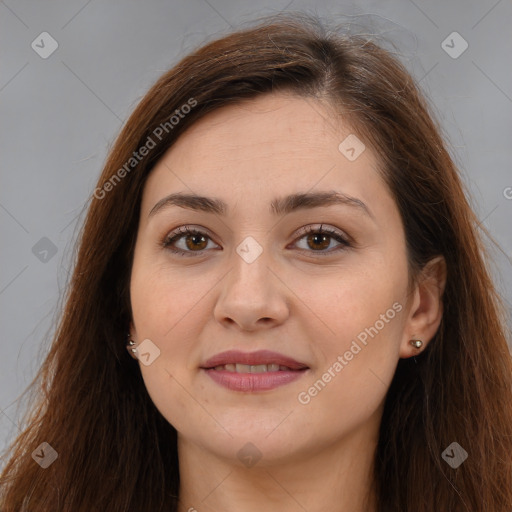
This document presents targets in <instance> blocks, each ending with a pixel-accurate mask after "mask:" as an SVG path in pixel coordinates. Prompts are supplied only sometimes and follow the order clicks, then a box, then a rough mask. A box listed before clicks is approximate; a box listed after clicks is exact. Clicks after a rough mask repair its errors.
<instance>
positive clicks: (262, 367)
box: [206, 363, 305, 373]
mask: <svg viewBox="0 0 512 512" xmlns="http://www.w3.org/2000/svg"><path fill="white" fill-rule="evenodd" d="M206 369H208V370H214V371H223V370H224V371H227V372H233V373H268V372H293V371H301V370H294V369H292V368H289V367H288V366H284V365H281V364H277V363H270V364H253V365H250V364H241V363H234V364H233V363H229V364H221V365H218V366H215V367H214V368H206ZM304 369H305V368H304Z"/></svg>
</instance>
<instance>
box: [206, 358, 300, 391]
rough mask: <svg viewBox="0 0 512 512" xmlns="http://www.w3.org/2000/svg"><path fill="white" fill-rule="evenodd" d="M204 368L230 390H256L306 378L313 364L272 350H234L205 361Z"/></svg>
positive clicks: (270, 388)
mask: <svg viewBox="0 0 512 512" xmlns="http://www.w3.org/2000/svg"><path fill="white" fill-rule="evenodd" d="M201 370H202V371H203V372H205V374H206V375H207V376H208V377H209V378H211V379H212V380H213V381H214V382H216V383H217V384H219V385H220V386H222V387H224V388H227V389H229V390H230V391H238V392H243V393H254V392H259V391H271V390H273V389H275V388H277V387H280V386H284V385H285V384H290V383H291V382H293V381H295V380H297V379H300V378H302V377H303V376H304V375H305V374H306V373H307V371H308V370H309V367H308V366H307V365H305V364H304V363H301V362H299V361H296V360H295V359H292V358H290V357H288V356H285V355H283V354H279V353H277V352H271V351H269V350H260V351H257V352H250V353H248V352H240V351H237V350H230V351H228V352H222V353H221V354H217V355H215V356H213V357H211V358H210V359H208V360H207V361H205V362H204V363H203V364H202V365H201Z"/></svg>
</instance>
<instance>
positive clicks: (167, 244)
mask: <svg viewBox="0 0 512 512" xmlns="http://www.w3.org/2000/svg"><path fill="white" fill-rule="evenodd" d="M313 233H315V234H320V235H328V236H329V237H331V238H334V239H335V240H336V241H337V242H339V243H340V244H341V247H338V248H336V249H334V250H333V249H330V250H328V251H313V250H310V251H307V250H305V249H301V251H305V252H309V253H313V254H315V253H316V254H315V256H321V257H322V256H327V255H330V254H332V253H336V252H338V251H343V250H345V249H346V248H348V247H352V244H351V243H350V242H349V241H348V240H347V239H346V238H345V237H343V236H342V235H341V233H339V232H338V231H336V230H334V229H331V228H322V225H320V228H316V227H314V226H307V227H305V228H303V229H302V230H301V235H300V237H299V240H300V239H302V238H304V237H305V236H307V235H310V234H313ZM185 235H203V236H205V237H206V238H208V239H210V240H211V238H210V237H209V236H208V235H207V234H206V233H204V232H203V231H200V230H198V229H195V228H193V227H190V226H183V227H180V228H178V229H177V230H176V231H174V232H172V233H170V234H169V235H166V236H165V237H164V239H163V240H162V241H161V246H162V247H163V248H165V249H167V250H169V251H171V252H172V253H175V254H178V255H179V256H186V257H188V256H196V254H194V253H196V252H197V253H198V254H197V255H200V254H201V253H203V252H204V251H205V249H203V250H200V251H184V250H182V249H175V248H173V247H172V246H171V244H172V243H173V242H175V241H177V240H179V239H180V238H183V237H184V236H185Z"/></svg>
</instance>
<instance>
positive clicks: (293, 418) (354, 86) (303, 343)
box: [0, 15, 512, 512]
mask: <svg viewBox="0 0 512 512" xmlns="http://www.w3.org/2000/svg"><path fill="white" fill-rule="evenodd" d="M476 225H477V219H476V218H475V215H474V213H473V212H472V211H471V209H470V207H469V205H468V201H467V199H466V197H465V192H464V189H463V185H462V183H461V179H460V177H459V175H458V172H457V170H456V168H455V166H454V164H453V162H452V160H451V159H450V156H449V154H448V152H447V150H446V148H445V146H444V143H443V141H442V139H441V138H440V135H439V129H438V127H437V126H436V124H435V122H434V121H433V120H432V118H431V116H430V114H429V112H428V109H427V106H426V103H425V101H424V99H423V98H422V96H421V95H420V93H419V91H418V89H417V87H416V86H415V84H414V83H413V80H412V78H411V77H410V75H409V74H408V73H407V72H406V70H405V69H404V68H403V67H402V65H401V64H399V63H398V62H397V61H396V60H395V59H394V58H393V57H392V56H390V54H389V53H387V52H386V51H384V50H383V49H381V48H379V47H378V46H376V45H375V44H373V43H372V42H370V41H369V40H367V39H365V38H360V37H352V36H342V35H339V34H337V33H336V32H330V31H328V30H327V29H325V28H324V27H323V26H322V25H321V24H320V23H317V22H316V21H315V19H312V18H309V17H307V16H299V15H296V16H283V15H281V16H277V17H273V18H270V19H267V20H264V21H263V22H262V23H260V24H259V25H258V26H255V27H252V28H249V29H245V30H242V31H239V32H236V33H233V34H231V35H228V36H226V37H223V38H221V39H219V40H216V41H213V42H211V43H209V44H206V45H205V46H203V47H202V48H199V49H198V50H197V51H195V52H193V53H192V54H190V55H189V56H187V57H185V58H184V59H183V60H182V61H181V62H179V63H178V64H177V65H176V66H175V67H174V68H173V69H171V70H170V71H169V72H167V73H165V74H164V75H163V76H162V77H161V78H160V79H159V80H158V81H157V83H156V84H155V85H154V86H153V87H152V88H151V90H150V91H149V92H148V93H147V95H146V96H145V97H144V98H143V100H142V101H141V102H140V104H139V105H138V106H137V108H136V109H135V111H134V113H133V114H132V116H131V117H130V118H129V120H128V121H127V123H126V126H125V127H124V129H123V130H122V132H121V134H120V135H119V137H118V139H117V141H116V143H115V145H114V147H113V148H112V150H111V152H110V155H109V157H108V160H107V162H106V165H105V168H104V170H103V173H102V175H101V177H100V179H99V182H98V185H97V187H96V189H95V191H94V194H93V196H92V197H91V204H90V206H89V212H88V216H87V219H86V222H85V226H84V229H83V232H82V235H81V239H80V245H79V250H78V255H77V261H76V265H75V270H74V274H73V278H72V282H71V283H70V288H69V294H68V296H67V297H66V300H67V302H66V306H65V309H64V312H63V315H62V320H61V322H60V324H59V326H58V329H57V332H56V334H55V339H54V343H53V345H52V348H51V351H50V353H49V355H48V357H47V359H46V361H45V362H44V365H43V367H42V368H41V372H40V375H39V377H40V378H41V379H42V381H41V386H42V389H43V391H44V396H43V397H41V398H39V400H38V402H36V404H34V409H33V411H32V415H31V416H30V417H29V418H28V421H29V425H28V427H27V428H26V430H25V431H24V432H23V433H22V434H21V435H20V436H19V437H18V438H17V439H16V442H15V443H14V444H13V446H12V453H11V458H10V460H9V461H8V463H7V465H6V467H5V469H4V472H3V475H2V494H1V501H0V503H1V505H2V506H1V509H2V511H4V512H14V511H20V510H38V511H50V510H51V511H65V510H66V511H68V510H70V511H71V510H72V511H81V510H84V511H85V510H87V511H90V510H112V511H137V512H142V511H151V512H154V511H180V512H184V511H193V510H197V511H199V512H202V511H220V510H222V511H232V510H237V511H244V512H247V511H253V510H268V511H271V510H286V511H295V510H297V511H299V510H307V511H309V512H314V511H325V510H330V511H337V510H340V511H341V510H351V511H361V512H362V511H371V512H377V511H378V512H384V511H386V512H387V511H389V512H391V511H393V512H396V511H413V510H414V511H415V512H427V511H428V512H432V511H434V510H436V511H437V510H450V511H451V512H456V511H469V510H471V511H477V510H478V511H480V510H482V511H483V510H485V511H493V512H510V510H511V509H512V462H511V456H510V454H511V453H512V371H511V369H512V365H511V358H510V353H509V349H508V346H507V341H506V337H505V332H504V331H505V328H504V325H505V322H504V317H503V308H502V306H501V305H500V301H499V297H498V296H497V294H496V292H495V289H494V287H493V284H492V282H491V279H490V277H489V273H488V270H487V269H486V267H485V264H484V261H483V256H482V254H483V244H482V241H481V240H480V239H479V237H478V233H477V230H476ZM130 356H131V358H130Z"/></svg>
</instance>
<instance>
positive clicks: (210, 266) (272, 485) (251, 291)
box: [130, 93, 445, 512]
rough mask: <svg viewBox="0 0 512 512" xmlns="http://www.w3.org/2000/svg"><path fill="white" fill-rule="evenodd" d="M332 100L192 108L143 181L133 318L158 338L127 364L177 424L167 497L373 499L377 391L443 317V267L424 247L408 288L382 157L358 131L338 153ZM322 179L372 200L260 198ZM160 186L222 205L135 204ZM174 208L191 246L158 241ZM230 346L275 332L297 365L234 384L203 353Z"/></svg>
mask: <svg viewBox="0 0 512 512" xmlns="http://www.w3.org/2000/svg"><path fill="white" fill-rule="evenodd" d="M329 112H330V111H329V110H328V109H327V108H325V106H324V105H323V104H322V103H321V102H320V101H319V100H314V99H311V98H308V99H304V98H299V97H297V96H294V95H290V94H285V93H279V94H268V95H264V96H260V97H258V98H256V99H252V100H248V101H245V102H244V103H243V104H240V105H238V106H229V107H224V108H222V109H219V110H217V111H215V112H212V113H210V114H208V115H207V116H206V117H204V118H203V119H201V120H199V121H198V122H197V123H195V124H194V125H193V126H191V127H190V128H189V129H188V130H187V131H186V132H185V133H184V134H183V135H182V136H181V137H180V138H179V139H178V141H177V142H176V143H175V145H174V146H172V147H171V148H170V149H169V150H168V151H167V153H166V154H165V155H164V156H163V157H162V159H161V160H160V161H159V163H158V164H157V165H156V167H155V168H154V170H153V171H152V173H151V174H150V176H149V178H148V181H147V182H146V185H145V188H144V191H143V199H142V205H141V212H140V222H139V229H138V234H137V242H136V247H135V254H134V261H133V268H132V275H131V283H130V291H131V302H132V308H133V322H132V324H131V333H132V339H134V340H135V341H136V342H137V343H140V342H142V341H143V340H144V339H150V340H151V342H152V343H154V345H155V346H157V347H158V349H159V350H160V355H159V357H157V358H156V359H154V361H153V362H152V363H151V364H149V365H147V366H146V365H143V364H142V363H141V362H139V365H140V370H141V372H142V376H143V379H144V382H145V385H146V387H147V390H148V393H149V395H150V397H151V399H152V400H153V402H154V404H155V405H156V407H157V408H158V410H159V411H160V412H161V414H162V415H163V416H164V417H165V418H166V419H167V420H168V421H169V423H171V424H172V425H173V426H174V427H175V428H176V430H177V431H178V453H179V461H180V462H179V464H180V476H181V488H180V511H183V512H184V511H188V510H197V511H199V512H202V511H205V512H206V511H219V510H222V511H226V512H231V511H235V510H236V511H238V512H240V511H244V512H252V511H261V510H267V511H278V510H279V511H290V512H292V511H293V512H294V511H303V510H308V512H320V511H322V512H324V511H331V512H332V511H334V510H340V511H341V510H350V511H353V512H358V511H360V512H363V511H367V512H368V511H370V512H371V511H373V510H376V509H375V502H374V500H373V496H370V502H369V503H367V504H366V505H365V504H364V498H365V496H366V494H367V492H368V489H369V483H370V480H369V476H370V474H371V470H372V464H373V455H374V450H375V447H376V444H377V439H378V429H379V425H380V421H381V416H382V409H383V404H384V399H385V396H386V392H387V390H388V388H389V386H390V383H391V380H392V378H393V375H394V372H395V369H396V366H397V363H398V360H399V359H400V358H408V357H411V356H413V355H416V354H418V353H419V352H420V351H421V350H423V349H424V348H425V346H426V345H427V344H428V341H429V340H430V339H431V338H432V337H433V336H434V334H435V332H436V330H437V328H438V327H439V323H440V320H441V316H442V303H441V299H440V297H441V294H442V292H443V289H444V283H445V267H444V262H443V260H442V258H441V259H439V260H435V261H433V262H432V264H431V265H430V266H429V267H428V270H429V271H428V272H426V273H425V277H424V279H422V280H420V281H419V282H418V284H417V285H416V286H415V288H414V290H413V291H412V293H411V292H408V290H407V278H408V274H407V268H408V267H407V257H406V249H405V248H406V245H405V235H404V231H403V225H402V221H401V218H400V215H399V212H398V209H397V206H396V204H395V202H394V200H393V198H392V196H391V194H390V191H389V190H388V189H387V186H386V185H385V183H384V182H383V181H382V179H381V177H380V176H379V174H378V172H377V166H378V158H377V156H376V155H375V154H374V153H373V152H372V151H371V150H370V148H369V147H368V146H367V147H366V149H365V151H363V153H362V154H361V155H360V156H359V157H358V158H357V159H356V160H355V161H349V160H348V159H347V158H346V157H345V156H344V155H343V154H342V153H341V152H340V151H339V150H338V145H339V144H340V142H341V141H343V140H344V139H345V137H346V136H347V135H349V134H351V133H353V131H352V130H351V128H350V126H348V125H347V124H345V123H344V122H343V120H342V119H337V120H336V122H333V120H332V119H333V116H332V114H330V113H329ZM331 190H336V191H339V192H343V193H346V194H350V195H351V196H354V197H356V198H358V199H360V200H361V201H363V202H364V203H365V204H366V205H367V207H368V209H369V210H370V211H371V213H372V214H373V218H372V217H370V216H369V215H366V214H364V213H363V212H362V211H360V210H359V209H357V208H353V207H350V206H346V205H333V206H321V207H316V208H314V209H302V210H297V211H295V212H292V213H288V214H286V215H284V216H279V217H276V216H275V215H273V214H271V213H270V212H269V205H270V202H271V200H273V199H274V198H276V197H282V196H285V195H287V194H290V193H298V192H309V191H331ZM174 192H185V193H196V194H198V195H204V196H209V197H216V198H220V199H222V200H224V201H225V202H226V203H227V204H228V207H229V210H228V214H227V215H226V216H221V215H217V214H211V213H206V212H201V211H192V210H188V209H184V208H181V207H178V206H171V207H169V208H167V209H162V210H161V211H160V212H158V213H157V214H156V215H154V216H152V217H150V218H148V214H149V212H150V210H151V209H152V208H153V206H154V205H155V204H156V203H157V202H158V201H159V200H160V199H162V198H163V197H165V196H167V195H168V194H170V193H174ZM320 224H324V227H328V228H334V229H335V230H337V231H338V232H340V233H341V234H346V235H349V236H350V237H351V238H352V239H353V240H354V242H355V245H353V246H352V247H343V245H341V244H340V243H339V242H338V241H337V240H335V239H334V238H332V237H331V238H329V237H328V238H327V241H326V243H325V245H322V244H321V242H319V241H316V242H315V241H314V240H313V241H309V243H308V236H307V234H304V233H300V232H298V230H299V229H300V228H302V227H304V226H313V227H316V228H319V227H320ZM184 225H192V226H194V227H195V228H197V229H199V230H201V231H202V232H205V236H206V239H205V240H206V241H203V242H201V240H199V241H198V239H197V237H196V239H195V242H194V237H190V236H189V238H188V239H189V245H188V246H187V244H186V241H187V237H186V235H185V236H183V237H182V238H181V239H179V240H177V241H175V242H174V247H175V248H181V249H182V250H184V251H187V250H188V251H189V253H192V256H190V257H186V256H180V255H177V254H173V253H172V252H170V250H169V249H168V248H164V247H162V244H161V240H163V239H164V238H165V237H166V236H167V235H169V234H172V232H174V230H175V229H176V228H178V227H180V226H184ZM248 236H251V237H253V238H254V239H255V240H256V241H257V242H258V243H259V245H260V246H261V248H262V250H263V252H262V253H261V255H260V256H259V257H258V258H257V259H256V260H255V261H253V262H252V263H247V262H246V261H245V260H244V259H242V258H241V257H240V256H239V254H238V253H237V252H236V248H237V247H238V246H239V244H240V243H241V242H242V241H243V240H244V239H245V238H246V237H248ZM191 238H192V240H191ZM310 238H311V237H310ZM194 244H195V245H194ZM336 248H338V249H341V250H338V251H336V250H335V249H336ZM322 251H323V254H324V255H323V256H322V254H321V253H322ZM394 303H399V304H400V305H401V306H402V309H401V311H400V312H397V313H396V315H394V318H393V319H391V320H389V319H388V322H385V324H384V327H383V328H381V329H380V330H379V331H378V334H377V335H374V337H373V338H372V337H368V342H367V345H365V346H364V345H362V344H361V343H359V345H360V346H361V347H362V349H361V350H360V351H359V352H358V353H357V354H356V355H354V357H353V358H352V360H350V361H346V363H347V364H346V365H344V366H343V369H342V370H341V371H338V372H334V374H335V377H332V378H331V380H330V381H329V382H328V383H327V384H326V385H325V387H324V388H323V389H322V390H321V391H319V392H317V394H316V395H315V396H313V397H311V400H310V401H309V403H307V404H303V403H300V402H299V400H298V395H299V393H301V392H304V391H307V390H308V389H309V388H310V387H311V386H312V385H313V384H314V383H315V382H316V381H318V380H319V379H322V375H324V374H325V373H326V372H327V371H328V369H329V368H330V367H331V368H332V366H333V363H335V362H336V361H337V358H338V356H339V355H342V356H343V354H344V353H345V352H346V351H347V350H349V349H350V346H351V343H352V342H353V341H354V340H356V337H357V335H358V334H359V333H361V332H362V331H364V329H365V328H368V327H370V326H374V325H375V323H376V321H377V320H379V319H380V318H381V316H380V315H382V314H385V313H386V311H387V310H389V309H390V308H392V305H393V304H394ZM386 318H387V317H386ZM410 339H421V340H422V341H423V347H422V348H421V349H417V348H414V347H413V346H411V345H410V343H409V340H410ZM229 349H238V350H241V351H246V352H252V351H255V350H259V349H269V350H274V351H276V352H280V353H282V354H285V355H287V356H291V357H293V358H294V359H296V360H298V361H301V362H304V363H305V364H307V365H308V366H309V370H308V371H307V372H306V373H305V374H304V375H303V376H301V377H300V378H299V379H298V380H296V381H294V382H291V383H288V384H286V385H283V386H281V387H278V388H276V389H273V390H270V391H259V392H239V391H231V390H228V389H226V388H224V387H221V386H219V385H218V384H216V383H215V382H214V381H213V380H212V379H211V378H210V377H209V376H208V375H206V374H205V373H204V372H203V371H202V370H200V368H199V367H200V365H201V363H202V362H204V361H205V360H206V359H208V358H210V357H211V356H213V355H215V354H217V353H219V352H222V351H225V350H229ZM331 375H332V370H331ZM248 442H251V443H252V444H253V445H254V446H255V447H256V449H257V451H258V453H259V454H261V458H260V459H259V461H258V462H257V463H256V464H255V465H253V466H252V467H247V466H246V465H244V463H243V461H241V460H240V458H239V457H238V456H237V453H238V451H239V450H240V449H242V448H243V447H244V446H245V445H246V443H248ZM256 449H254V448H250V449H249V448H245V450H246V451H247V450H249V452H250V451H251V450H253V451H254V452H255V451H256Z"/></svg>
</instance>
